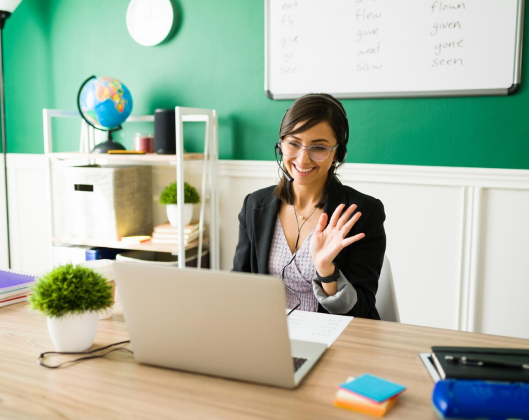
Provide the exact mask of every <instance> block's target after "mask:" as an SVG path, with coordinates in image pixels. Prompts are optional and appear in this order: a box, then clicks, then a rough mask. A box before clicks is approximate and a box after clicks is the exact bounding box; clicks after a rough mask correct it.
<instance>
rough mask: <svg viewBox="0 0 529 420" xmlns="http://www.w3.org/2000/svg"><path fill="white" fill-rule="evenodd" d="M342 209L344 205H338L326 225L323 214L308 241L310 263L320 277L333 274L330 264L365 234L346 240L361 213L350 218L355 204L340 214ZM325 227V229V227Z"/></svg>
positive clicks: (324, 214)
mask: <svg viewBox="0 0 529 420" xmlns="http://www.w3.org/2000/svg"><path fill="white" fill-rule="evenodd" d="M344 208H345V204H340V205H339V206H338V207H336V210H334V213H333V214H332V216H331V220H330V222H329V224H328V225H327V218H328V216H327V214H326V213H323V214H322V215H321V216H320V218H319V220H318V225H317V226H316V230H315V231H314V233H313V235H312V239H311V241H310V253H311V255H312V262H313V263H314V267H315V268H316V271H317V272H318V274H319V275H320V276H322V277H328V276H331V275H332V274H334V265H333V263H332V262H333V260H334V259H335V258H336V256H337V255H338V254H339V253H340V251H341V250H342V249H344V248H345V247H346V246H349V245H351V244H352V243H354V242H356V241H359V240H360V239H362V238H363V237H364V236H365V234H363V233H359V234H357V235H354V236H351V237H350V238H346V236H347V234H348V233H349V231H350V230H351V228H352V227H353V226H354V224H355V223H356V222H357V221H358V219H360V217H361V216H362V213H360V212H356V213H355V214H354V216H353V217H351V215H352V214H353V212H354V211H355V210H356V204H353V205H351V206H349V208H348V209H347V210H346V211H345V212H343V214H342V211H343V209H344ZM326 225H327V227H325V226H326Z"/></svg>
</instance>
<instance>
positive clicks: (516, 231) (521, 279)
mask: <svg viewBox="0 0 529 420" xmlns="http://www.w3.org/2000/svg"><path fill="white" fill-rule="evenodd" d="M483 206H484V209H485V210H484V211H483V216H482V217H483V231H484V232H483V234H482V245H481V249H482V253H481V256H482V258H481V264H480V275H479V283H478V287H477V298H476V300H477V302H479V304H478V305H477V307H476V310H477V317H476V330H477V331H485V332H487V333H490V334H498V335H508V336H515V337H524V338H529V322H528V321H529V302H528V300H529V245H528V242H529V215H528V209H529V191H519V190H500V189H491V190H488V191H486V193H484V196H483Z"/></svg>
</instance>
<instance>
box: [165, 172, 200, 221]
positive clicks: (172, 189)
mask: <svg viewBox="0 0 529 420" xmlns="http://www.w3.org/2000/svg"><path fill="white" fill-rule="evenodd" d="M198 203H200V196H199V195H198V192H197V190H196V188H195V187H193V186H192V185H189V184H188V183H187V182H184V226H186V225H188V224H189V222H191V218H192V217H193V204H198ZM160 204H165V206H166V210H167V218H168V219H169V223H170V224H171V226H178V225H177V220H178V202H177V198H176V182H173V183H171V184H169V185H168V186H167V187H165V188H164V190H163V191H162V194H161V195H160Z"/></svg>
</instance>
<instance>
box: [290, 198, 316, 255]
mask: <svg viewBox="0 0 529 420" xmlns="http://www.w3.org/2000/svg"><path fill="white" fill-rule="evenodd" d="M292 207H294V214H295V215H296V225H297V227H298V237H297V239H296V245H294V254H296V252H297V250H298V243H299V236H300V234H301V229H302V228H303V226H304V225H305V223H307V220H309V218H310V216H312V215H313V214H314V212H315V211H316V206H314V209H313V210H312V213H311V214H309V215H308V216H307V217H305V216H299V215H298V212H297V211H296V205H295V204H292ZM299 220H303V223H302V224H301V226H300V225H299Z"/></svg>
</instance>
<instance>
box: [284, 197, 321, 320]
mask: <svg viewBox="0 0 529 420" xmlns="http://www.w3.org/2000/svg"><path fill="white" fill-rule="evenodd" d="M292 206H293V207H294V214H295V215H296V226H297V228H298V237H297V238H296V244H295V245H294V255H292V258H291V259H290V261H289V262H288V263H287V264H286V265H285V266H284V267H283V270H281V281H282V282H283V284H284V285H285V287H286V288H287V289H288V290H290V291H291V292H292V293H293V294H294V296H296V299H297V300H298V304H297V305H296V306H294V307H293V308H292V309H291V310H290V312H289V313H288V314H287V316H289V315H290V314H291V313H292V312H294V311H295V310H296V309H298V308H299V307H300V305H301V299H300V298H299V296H298V294H297V293H296V292H294V290H293V289H292V288H291V287H289V286H287V285H286V284H285V270H286V268H287V267H288V266H289V265H290V264H292V262H293V261H294V259H295V258H296V255H298V244H299V237H300V235H301V229H302V228H303V226H304V225H305V223H307V220H309V218H310V216H312V215H313V214H314V212H315V211H316V207H314V210H312V213H311V214H309V215H308V216H307V218H306V219H305V221H304V222H303V223H302V224H301V226H299V221H298V212H297V211H296V206H295V205H292Z"/></svg>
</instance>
